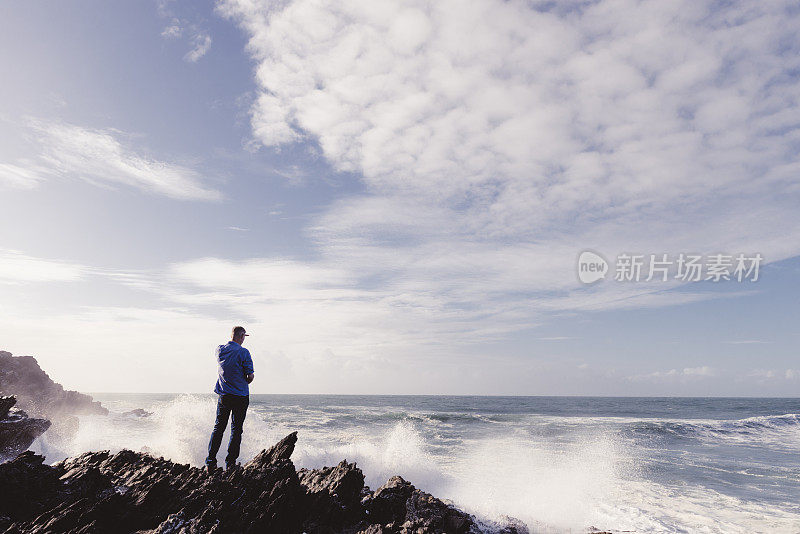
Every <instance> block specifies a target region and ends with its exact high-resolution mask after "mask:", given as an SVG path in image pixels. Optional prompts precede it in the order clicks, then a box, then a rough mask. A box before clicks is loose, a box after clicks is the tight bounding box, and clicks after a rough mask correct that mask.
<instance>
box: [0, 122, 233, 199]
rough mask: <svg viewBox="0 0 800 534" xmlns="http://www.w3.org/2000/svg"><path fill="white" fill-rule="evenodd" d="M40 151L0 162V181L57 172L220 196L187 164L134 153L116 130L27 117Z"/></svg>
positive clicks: (30, 180)
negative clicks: (27, 157)
mask: <svg viewBox="0 0 800 534" xmlns="http://www.w3.org/2000/svg"><path fill="white" fill-rule="evenodd" d="M30 127H31V131H32V133H33V137H34V140H35V142H36V144H37V145H38V146H39V148H40V150H41V154H40V155H39V158H38V160H36V161H35V162H30V161H18V162H16V163H13V164H12V163H0V183H2V181H6V182H9V183H11V184H12V185H13V184H17V185H18V186H21V187H35V186H36V185H38V184H40V183H41V182H43V181H45V180H46V179H52V178H53V177H56V176H62V177H67V178H77V179H81V180H84V181H86V182H89V183H92V184H95V185H104V186H109V185H115V184H121V185H127V186H130V187H135V188H138V189H142V190H144V191H148V192H150V193H154V194H159V195H165V196H168V197H172V198H176V199H179V200H219V199H220V198H221V197H222V195H221V194H220V192H219V191H217V190H214V189H211V188H208V187H207V186H205V185H204V184H203V183H202V176H201V175H200V174H199V173H198V172H197V171H195V170H194V169H191V168H189V167H186V166H183V165H178V164H175V163H169V162H166V161H162V160H158V159H154V158H151V157H148V156H147V155H143V154H141V153H137V152H135V151H134V150H132V149H131V148H129V147H127V146H125V145H124V144H123V143H122V142H121V141H120V140H119V137H121V136H122V135H123V134H122V133H121V132H119V131H116V130H97V129H90V128H84V127H81V126H76V125H73V124H68V123H56V122H47V121H41V120H32V121H30Z"/></svg>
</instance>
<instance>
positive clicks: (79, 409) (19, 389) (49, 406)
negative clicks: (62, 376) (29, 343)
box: [0, 350, 108, 421]
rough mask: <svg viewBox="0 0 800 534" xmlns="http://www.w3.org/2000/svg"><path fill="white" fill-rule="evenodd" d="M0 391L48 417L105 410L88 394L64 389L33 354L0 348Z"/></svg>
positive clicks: (35, 413)
mask: <svg viewBox="0 0 800 534" xmlns="http://www.w3.org/2000/svg"><path fill="white" fill-rule="evenodd" d="M0 394H3V395H15V396H16V397H17V402H18V405H19V407H20V408H22V409H23V410H25V411H27V412H28V413H30V414H31V415H33V416H36V417H44V418H46V419H50V420H51V421H56V420H58V419H60V418H63V416H72V415H84V414H100V415H107V414H108V410H106V409H105V408H104V407H103V406H102V405H101V404H100V403H99V402H97V401H94V400H92V397H90V396H89V395H85V394H83V393H78V392H77V391H69V390H65V389H64V388H63V387H62V386H61V384H58V383H56V382H53V380H52V379H51V378H50V377H49V376H48V375H47V373H45V372H44V371H43V370H42V368H41V367H39V364H38V362H37V361H36V358H34V357H33V356H14V355H12V354H11V353H10V352H6V351H3V350H0Z"/></svg>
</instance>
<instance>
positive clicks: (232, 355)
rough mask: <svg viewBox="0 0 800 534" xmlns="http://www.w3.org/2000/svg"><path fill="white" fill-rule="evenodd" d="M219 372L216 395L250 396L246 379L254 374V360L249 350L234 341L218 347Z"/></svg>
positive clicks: (215, 389) (215, 388)
mask: <svg viewBox="0 0 800 534" xmlns="http://www.w3.org/2000/svg"><path fill="white" fill-rule="evenodd" d="M217 372H218V374H219V378H217V385H216V387H214V393H216V394H217V395H224V394H230V395H239V396H241V397H246V396H248V395H249V394H250V387H249V385H248V384H247V380H245V378H244V377H245V375H249V374H252V373H253V358H251V357H250V351H249V350H247V349H246V348H244V347H242V346H241V345H239V344H238V343H236V342H234V341H228V343H226V344H225V345H220V346H219V347H217Z"/></svg>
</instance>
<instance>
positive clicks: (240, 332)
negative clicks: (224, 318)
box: [232, 326, 250, 337]
mask: <svg viewBox="0 0 800 534" xmlns="http://www.w3.org/2000/svg"><path fill="white" fill-rule="evenodd" d="M241 335H245V336H249V335H250V334H248V333H246V331H245V329H244V327H243V326H234V327H233V333H232V337H237V336H241Z"/></svg>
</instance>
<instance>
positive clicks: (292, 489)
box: [0, 432, 527, 534]
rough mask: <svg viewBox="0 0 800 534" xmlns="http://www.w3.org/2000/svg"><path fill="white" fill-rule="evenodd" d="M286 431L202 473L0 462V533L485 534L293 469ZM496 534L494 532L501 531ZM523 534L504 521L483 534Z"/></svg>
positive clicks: (446, 509)
mask: <svg viewBox="0 0 800 534" xmlns="http://www.w3.org/2000/svg"><path fill="white" fill-rule="evenodd" d="M296 442H297V434H296V433H295V432H293V433H292V434H289V435H288V436H286V438H284V439H283V440H281V441H280V442H278V443H277V444H276V445H274V446H273V447H271V448H270V449H268V450H264V451H262V452H261V453H259V454H258V455H256V457H255V458H253V460H251V461H250V462H248V463H247V464H245V465H244V466H239V467H236V468H233V469H231V470H225V471H223V470H221V469H220V470H217V471H214V472H212V473H207V472H205V471H203V470H202V469H200V468H195V467H191V466H189V465H186V464H176V463H174V462H171V461H169V460H165V459H163V458H154V457H152V456H150V455H148V454H144V453H139V452H133V451H129V450H123V451H121V452H118V453H115V454H112V453H110V452H108V451H101V452H92V453H86V454H83V455H81V456H78V457H75V458H70V459H67V460H64V461H63V462H59V463H57V464H54V465H52V466H48V465H46V464H44V463H43V460H44V459H43V458H42V457H41V456H38V455H36V454H34V453H32V452H30V451H28V452H25V453H22V454H21V455H19V456H18V457H16V458H15V459H14V460H11V461H7V462H5V463H2V464H0V487H2V488H6V489H11V491H4V497H3V498H0V532H1V531H4V532H7V533H29V532H36V533H44V532H81V533H83V532H86V533H89V532H120V533H125V532H131V533H133V532H140V533H142V532H152V533H162V534H166V533H184V534H191V533H208V532H217V533H223V532H224V533H238V532H242V533H245V532H247V533H249V532H276V533H278V532H280V533H287V534H289V533H300V532H308V533H309V534H312V533H347V534H355V533H370V534H377V533H392V534H400V533H402V534H411V533H426V532H437V533H438V532H445V533H454V534H455V533H468V532H469V533H477V532H487V529H486V528H485V527H482V526H480V525H479V524H478V523H477V522H476V520H475V518H474V517H473V516H471V515H469V514H467V513H465V512H462V511H460V510H458V509H456V508H455V507H453V506H452V505H450V504H447V503H445V502H443V501H441V500H439V499H437V498H435V497H433V496H432V495H430V494H428V493H425V492H423V491H420V490H419V489H417V488H415V487H414V486H413V485H412V484H411V483H410V482H408V481H406V480H403V479H402V478H401V477H392V478H391V479H389V481H388V482H387V483H386V484H384V485H383V486H381V487H380V488H378V489H377V490H376V491H374V492H372V491H370V489H369V488H368V487H367V486H365V485H364V474H363V473H362V472H361V470H360V469H359V468H358V467H357V466H356V465H355V463H348V462H347V461H346V460H343V461H342V462H340V463H339V464H338V465H336V466H333V467H323V468H321V469H301V470H299V471H297V470H295V467H294V464H293V463H292V461H291V459H290V457H291V454H292V452H293V450H294V446H295V443H296ZM501 529H502V530H501ZM501 531H502V532H505V533H507V534H514V533H522V532H527V529H525V527H524V526H522V524H521V523H519V522H517V523H514V522H513V521H512V522H510V523H509V524H507V525H503V526H498V528H496V529H492V530H490V532H501Z"/></svg>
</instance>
